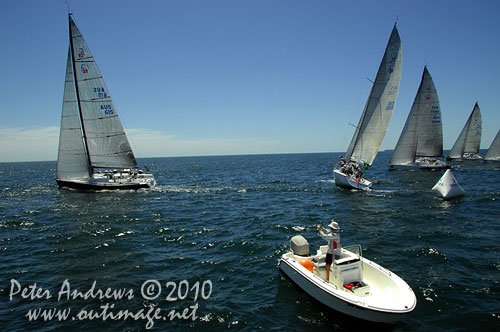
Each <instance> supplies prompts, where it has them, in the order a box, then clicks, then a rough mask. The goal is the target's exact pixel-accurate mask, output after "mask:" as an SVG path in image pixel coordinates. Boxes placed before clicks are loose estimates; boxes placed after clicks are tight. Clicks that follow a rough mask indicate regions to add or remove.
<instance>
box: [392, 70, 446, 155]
mask: <svg viewBox="0 0 500 332" xmlns="http://www.w3.org/2000/svg"><path fill="white" fill-rule="evenodd" d="M442 155H443V129H442V124H441V110H440V107H439V99H438V95H437V90H436V87H435V86H434V82H433V80H432V77H431V75H430V74H429V71H428V70H427V67H424V72H423V74H422V80H421V82H420V86H419V88H418V91H417V95H416V96H415V100H414V101H413V106H412V107H411V110H410V114H409V115H408V119H407V120H406V123H405V126H404V128H403V131H402V132H401V136H400V137H399V140H398V144H397V145H396V148H395V149H394V153H393V154H392V157H391V160H390V161H389V163H390V164H391V165H405V164H409V163H413V162H415V158H416V157H439V156H442Z"/></svg>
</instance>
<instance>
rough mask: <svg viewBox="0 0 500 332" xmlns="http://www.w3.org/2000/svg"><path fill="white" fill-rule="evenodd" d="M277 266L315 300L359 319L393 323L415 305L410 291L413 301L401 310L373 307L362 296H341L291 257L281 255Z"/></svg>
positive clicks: (330, 285) (333, 287)
mask: <svg viewBox="0 0 500 332" xmlns="http://www.w3.org/2000/svg"><path fill="white" fill-rule="evenodd" d="M365 260H366V259H365ZM366 261H368V260H366ZM279 268H280V270H281V271H282V272H283V273H284V274H285V275H286V276H287V277H288V278H290V279H291V280H292V281H293V282H294V283H295V284H296V285H297V286H299V287H300V288H301V289H302V290H303V291H305V292H306V293H307V294H309V295H310V296H312V297H313V298H314V299H316V300H317V301H319V302H321V303H322V304H324V305H326V306H328V307H329V308H331V309H333V310H336V311H339V312H342V313H344V314H346V315H349V316H353V317H356V318H359V319H363V320H367V321H372V322H378V323H388V324H393V323H395V322H396V321H398V320H401V319H402V318H403V317H404V316H405V314H408V313H409V312H411V311H413V309H414V308H415V306H416V298H415V297H414V294H413V292H411V295H413V298H414V299H413V301H410V302H411V303H409V305H408V306H407V307H406V308H403V309H401V310H390V309H387V310H384V309H381V308H378V309H375V308H373V307H371V306H370V305H368V304H366V303H365V302H364V301H363V298H357V299H352V298H351V299H349V298H348V297H347V296H344V297H343V296H342V295H341V293H342V292H343V291H340V290H338V289H337V288H336V287H335V286H333V285H332V284H330V283H327V282H326V281H325V280H323V279H321V278H320V277H319V276H317V275H315V274H313V273H311V272H309V271H308V270H306V269H305V268H303V267H302V266H300V264H298V263H296V261H294V260H293V259H287V258H285V257H282V259H281V260H280V262H279ZM408 288H409V287H408ZM410 290H411V289H410Z"/></svg>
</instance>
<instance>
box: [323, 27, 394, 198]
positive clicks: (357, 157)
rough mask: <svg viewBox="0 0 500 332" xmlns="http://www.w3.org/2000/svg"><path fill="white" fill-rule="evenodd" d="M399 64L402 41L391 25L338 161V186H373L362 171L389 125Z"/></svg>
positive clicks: (373, 154) (336, 176) (373, 155)
mask: <svg viewBox="0 0 500 332" xmlns="http://www.w3.org/2000/svg"><path fill="white" fill-rule="evenodd" d="M402 61H403V60H402V52H401V39H400V37H399V33H398V29H397V27H396V24H394V27H393V29H392V33H391V36H390V38H389V42H388V43H387V47H386V49H385V53H384V56H383V58H382V62H381V63H380V67H379V69H378V73H377V76H376V78H375V82H374V83H373V86H372V89H371V92H370V96H369V97H368V100H367V102H366V105H365V108H364V110H363V113H362V115H361V118H360V120H359V123H358V125H357V127H356V131H355V132H354V135H353V137H352V140H351V143H350V144H349V148H348V149H347V152H346V154H345V158H341V160H340V162H339V163H338V164H337V167H336V168H335V169H334V171H333V174H334V177H335V184H336V185H337V186H340V187H345V188H352V189H363V190H364V189H368V188H370V187H371V186H372V184H373V183H372V182H371V181H369V180H367V179H365V178H364V177H363V172H362V170H361V168H365V169H366V168H368V167H369V166H371V165H372V163H373V160H374V159H375V157H376V155H377V153H378V150H379V148H380V145H381V144H382V140H383V139H384V136H385V133H386V131H387V128H388V126H389V122H390V121H391V117H392V113H393V111H394V108H395V105H396V99H397V97H398V91H399V82H400V80H401V70H402V68H401V66H402Z"/></svg>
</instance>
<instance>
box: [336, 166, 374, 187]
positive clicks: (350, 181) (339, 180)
mask: <svg viewBox="0 0 500 332" xmlns="http://www.w3.org/2000/svg"><path fill="white" fill-rule="evenodd" d="M333 176H334V179H335V184H336V185H337V186H339V187H342V188H348V189H359V190H366V189H369V188H370V187H371V186H372V184H373V183H372V182H370V181H368V180H366V179H364V178H361V179H355V178H353V177H351V176H349V175H346V174H344V173H342V172H340V171H339V170H336V169H334V170H333Z"/></svg>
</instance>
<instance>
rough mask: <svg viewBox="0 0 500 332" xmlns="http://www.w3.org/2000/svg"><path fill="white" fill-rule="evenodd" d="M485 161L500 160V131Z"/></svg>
mask: <svg viewBox="0 0 500 332" xmlns="http://www.w3.org/2000/svg"><path fill="white" fill-rule="evenodd" d="M484 159H485V160H500V130H498V132H497V135H496V136H495V139H494V140H493V142H492V143H491V145H490V148H489V149H488V152H486V155H485V156H484Z"/></svg>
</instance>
